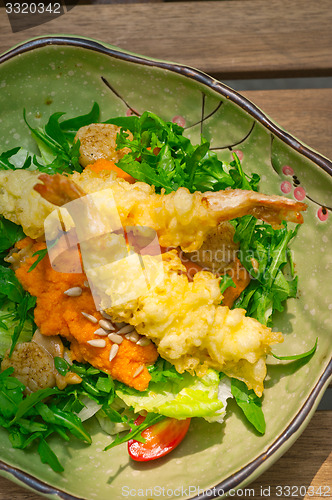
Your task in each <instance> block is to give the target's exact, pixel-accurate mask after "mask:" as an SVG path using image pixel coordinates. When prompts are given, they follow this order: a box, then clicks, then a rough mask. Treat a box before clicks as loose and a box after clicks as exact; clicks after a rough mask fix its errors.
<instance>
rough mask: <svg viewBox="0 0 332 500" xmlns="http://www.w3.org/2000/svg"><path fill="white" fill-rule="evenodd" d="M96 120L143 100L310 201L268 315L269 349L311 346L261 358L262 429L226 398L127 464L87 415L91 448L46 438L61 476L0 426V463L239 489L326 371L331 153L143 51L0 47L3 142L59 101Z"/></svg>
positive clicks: (265, 463) (60, 487)
mask: <svg viewBox="0 0 332 500" xmlns="http://www.w3.org/2000/svg"><path fill="white" fill-rule="evenodd" d="M94 101H97V102H98V103H99V105H100V107H101V109H102V118H103V119H106V118H109V117H110V116H119V115H125V114H130V113H133V112H137V113H142V112H143V111H144V110H151V111H153V112H155V113H157V114H159V115H160V116H161V117H162V118H164V119H166V120H174V121H177V122H178V123H179V124H181V125H183V126H184V127H185V130H186V131H185V133H186V134H187V135H188V136H189V137H190V138H191V140H192V141H193V142H195V143H198V142H199V140H200V134H201V133H202V134H203V135H204V136H205V137H207V138H208V139H210V140H211V147H212V148H213V149H214V150H215V151H217V152H218V154H219V155H220V158H221V159H225V160H227V161H229V160H230V157H231V151H232V150H236V151H237V153H238V155H239V157H240V159H241V161H242V165H243V168H244V170H245V171H246V172H248V173H251V172H258V173H259V174H260V175H261V178H262V181H261V191H263V192H266V193H270V194H285V195H286V196H288V197H290V198H296V199H298V200H304V201H305V202H306V203H308V210H307V213H306V215H305V223H304V225H303V226H302V227H301V228H300V231H299V234H298V237H297V238H296V241H295V242H294V244H293V246H292V249H293V252H294V258H295V261H296V271H297V274H298V277H299V283H300V285H299V297H298V298H297V299H292V300H290V301H289V302H288V304H287V307H286V309H285V311H284V312H283V313H280V314H278V315H276V316H275V321H274V325H275V327H276V328H277V329H280V330H281V331H283V332H284V334H285V342H284V344H282V345H279V346H278V347H276V348H275V352H276V353H277V354H292V353H299V352H303V351H305V350H308V349H309V348H311V347H312V346H313V344H314V342H315V339H316V337H317V336H318V337H319V343H318V349H317V352H316V354H315V356H313V358H312V359H311V360H310V361H309V363H307V364H301V363H299V362H288V363H286V362H277V361H276V360H275V359H274V358H272V357H270V358H269V359H268V376H267V379H266V384H265V387H266V390H265V396H264V402H263V405H264V412H265V416H266V421H267V430H266V434H265V435H264V436H258V435H257V434H256V433H255V432H253V431H252V430H251V429H250V428H249V427H248V425H247V424H246V423H245V421H244V420H243V418H242V416H241V414H240V412H239V411H238V410H237V409H236V408H235V406H234V405H233V404H230V411H229V412H228V416H227V418H226V421H225V423H224V424H223V425H221V426H220V425H219V424H208V423H207V422H203V421H201V420H199V419H196V421H193V423H192V425H191V428H190V431H189V434H188V435H187V437H186V438H185V440H184V441H183V443H182V444H181V446H179V447H178V448H177V449H176V450H175V451H174V452H173V453H171V454H170V455H168V456H167V457H165V458H163V459H160V460H159V461H156V462H154V463H153V462H152V463H143V464H139V463H133V462H131V461H130V460H129V459H128V455H127V450H126V446H123V447H119V448H118V449H114V450H112V451H110V452H103V448H104V446H105V445H106V444H108V442H109V438H108V437H107V436H106V435H105V434H103V432H102V431H101V430H100V428H98V426H97V425H96V424H95V423H93V422H91V423H89V424H88V427H89V431H90V432H91V433H92V435H93V444H92V445H91V446H85V445H82V444H81V443H79V442H76V441H75V440H73V441H71V442H70V443H69V444H67V443H63V442H60V441H57V440H56V439H54V440H53V445H54V448H55V450H56V452H57V454H58V455H59V457H60V460H61V462H62V463H63V464H64V466H65V468H66V471H65V472H64V473H63V474H56V473H54V472H53V471H52V470H51V469H50V468H49V467H48V466H45V465H42V464H41V463H40V460H39V457H38V455H37V454H36V452H35V451H34V450H31V451H29V452H22V451H20V450H13V449H12V448H11V447H10V444H9V440H8V437H7V435H6V432H4V431H3V430H1V432H0V459H1V460H2V461H0V469H1V473H2V474H3V475H5V476H6V477H9V478H11V479H12V480H14V481H16V482H18V483H20V484H24V485H26V486H28V487H30V488H32V489H34V490H35V491H37V492H39V493H40V494H43V495H45V496H47V497H48V498H62V499H66V500H69V499H71V500H74V499H88V500H93V499H98V500H106V499H107V500H108V499H109V498H114V499H115V498H117V499H118V498H123V497H128V496H131V497H133V496H137V497H139V498H146V499H147V498H156V497H158V496H161V497H162V498H169V499H171V498H181V499H189V498H191V499H193V498H195V499H202V500H203V499H207V498H217V497H218V496H221V494H222V493H223V492H224V493H226V492H227V491H229V490H230V489H233V488H242V487H243V486H245V485H246V484H248V483H249V482H250V481H252V480H253V479H254V478H256V477H257V476H258V475H259V474H261V473H262V472H263V471H264V470H266V469H267V468H268V467H269V466H270V465H271V464H272V463H273V462H275V461H276V460H277V459H278V458H279V457H280V456H281V454H282V453H284V452H285V451H286V450H287V449H288V448H289V447H290V446H291V444H292V443H293V442H294V441H295V439H296V438H297V437H298V436H299V434H300V433H301V432H302V431H303V429H304V427H305V425H306V424H307V423H308V421H309V419H310V417H311V416H312V414H313V412H314V410H315V408H316V406H317V404H318V402H319V399H320V397H321V395H322V393H323V391H324V388H325V387H326V386H327V384H328V382H329V378H330V376H331V373H332V362H331V354H332V344H331V331H330V324H331V321H330V316H331V310H332V302H331V300H332V299H331V294H330V291H329V290H328V287H329V280H328V279H326V278H327V273H328V272H329V271H330V269H331V267H330V266H331V261H332V257H331V252H330V251H329V250H330V249H331V247H332V232H331V222H332V214H331V210H332V200H331V193H332V178H331V175H332V163H331V162H330V161H329V160H327V159H326V158H324V157H322V156H321V155H319V154H318V153H316V152H314V151H313V150H311V149H309V148H308V147H306V146H304V145H303V144H301V143H300V142H298V141H297V140H296V139H295V138H294V137H292V136H290V135H289V134H288V133H287V132H285V131H284V130H282V129H281V128H280V127H278V125H277V124H276V123H275V122H273V121H272V120H271V119H270V118H268V117H267V116H266V115H265V114H264V113H263V112H262V111H261V110H259V109H258V108H257V107H256V106H255V105H254V104H252V103H251V102H249V101H248V100H247V99H245V98H243V97H242V96H241V95H239V94H238V93H236V92H235V91H233V90H231V89H230V88H228V87H226V86H225V85H223V84H222V83H220V82H218V81H216V80H214V79H213V78H210V77H209V76H207V75H205V74H203V73H201V72H199V71H196V70H194V69H192V68H188V67H184V66H180V65H177V64H171V63H167V62H163V61H157V60H152V59H147V58H144V57H140V56H137V55H134V54H130V53H127V52H123V51H121V50H120V49H117V48H115V47H111V46H109V45H107V44H104V43H101V42H96V41H93V40H88V39H83V38H80V39H78V38H75V37H71V36H66V37H64V36H53V37H47V38H39V39H34V40H30V41H28V42H26V43H25V44H23V45H20V46H18V47H15V48H14V49H12V50H11V51H9V52H7V53H5V54H3V55H2V56H1V57H0V149H1V151H3V150H7V149H9V148H11V147H14V146H17V145H21V146H23V147H26V148H31V147H32V140H31V138H30V137H29V134H28V131H27V128H26V126H25V124H24V121H23V115H22V111H23V108H26V111H27V116H28V119H29V121H30V123H35V124H38V123H44V122H45V121H46V120H47V118H48V116H49V115H50V114H51V113H53V112H55V111H65V112H66V113H67V117H70V116H74V115H77V114H82V113H85V112H87V111H88V110H90V108H91V105H92V103H93V102H94Z"/></svg>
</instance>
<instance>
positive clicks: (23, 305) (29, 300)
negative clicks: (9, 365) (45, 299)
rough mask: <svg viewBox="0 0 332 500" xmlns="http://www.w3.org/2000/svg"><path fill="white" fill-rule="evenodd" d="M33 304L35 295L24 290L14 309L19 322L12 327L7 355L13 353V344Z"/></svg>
mask: <svg viewBox="0 0 332 500" xmlns="http://www.w3.org/2000/svg"><path fill="white" fill-rule="evenodd" d="M35 305H36V297H32V296H31V295H30V294H29V293H28V292H25V295H24V297H23V299H22V300H21V302H20V303H19V304H18V306H17V310H16V313H17V317H18V318H19V322H18V324H17V325H16V326H15V328H14V332H13V336H12V345H11V347H10V351H9V357H10V356H11V355H12V354H13V350H14V349H15V346H16V344H17V342H18V339H19V337H20V335H21V332H22V330H23V328H24V325H25V322H26V320H27V319H28V317H29V312H30V311H32V310H33V309H34V308H35Z"/></svg>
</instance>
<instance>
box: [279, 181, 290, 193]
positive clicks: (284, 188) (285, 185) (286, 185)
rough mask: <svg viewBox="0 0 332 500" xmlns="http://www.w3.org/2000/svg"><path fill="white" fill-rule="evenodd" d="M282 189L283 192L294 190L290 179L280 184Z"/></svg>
mask: <svg viewBox="0 0 332 500" xmlns="http://www.w3.org/2000/svg"><path fill="white" fill-rule="evenodd" d="M280 189H281V192H282V193H285V194H288V193H290V192H291V190H292V185H291V183H290V182H289V181H283V182H282V183H281V185H280Z"/></svg>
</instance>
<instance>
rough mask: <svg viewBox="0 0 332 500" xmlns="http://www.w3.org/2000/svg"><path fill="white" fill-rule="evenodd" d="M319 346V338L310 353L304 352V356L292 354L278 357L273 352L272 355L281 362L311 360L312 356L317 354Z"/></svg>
mask: <svg viewBox="0 0 332 500" xmlns="http://www.w3.org/2000/svg"><path fill="white" fill-rule="evenodd" d="M317 344H318V337H317V338H316V342H315V345H314V346H313V347H312V348H311V349H309V351H306V352H303V353H302V354H291V355H289V356H277V355H276V354H273V352H271V354H272V356H273V357H274V358H276V359H280V360H281V361H287V360H292V359H304V358H309V357H310V356H312V355H313V354H315V352H316V349H317Z"/></svg>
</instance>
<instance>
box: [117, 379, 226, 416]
mask: <svg viewBox="0 0 332 500" xmlns="http://www.w3.org/2000/svg"><path fill="white" fill-rule="evenodd" d="M218 388H219V375H218V373H217V372H216V371H214V370H209V371H208V372H207V374H206V375H205V376H204V377H201V378H199V377H196V376H192V375H190V374H189V373H187V372H186V373H183V374H182V375H181V378H176V377H171V378H168V377H167V378H165V379H161V378H160V379H159V381H158V382H154V381H150V384H149V387H148V389H147V390H146V391H137V390H136V389H133V388H131V387H128V386H126V385H124V384H120V383H117V384H116V394H117V396H118V397H119V398H121V399H122V400H123V401H124V402H125V403H126V404H127V405H128V406H132V407H133V408H134V410H135V411H136V412H139V411H142V410H146V411H147V412H149V413H150V412H152V413H159V414H161V415H164V416H167V417H173V418H179V419H184V418H188V417H204V418H205V417H209V418H215V419H216V420H217V419H219V418H220V416H221V414H222V413H224V403H223V402H222V401H221V400H220V399H219V398H218ZM220 410H222V411H220Z"/></svg>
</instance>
